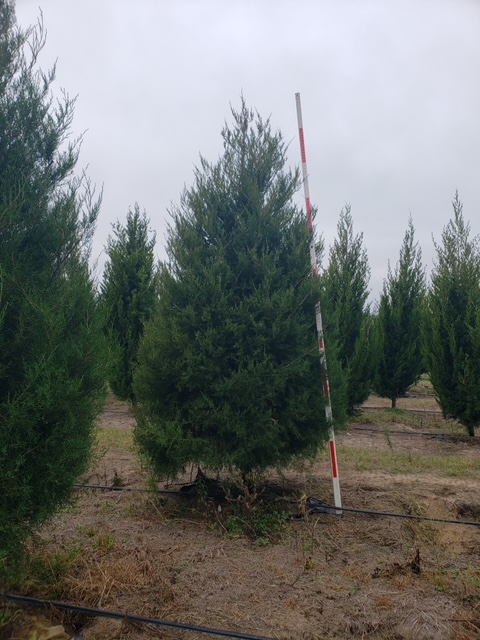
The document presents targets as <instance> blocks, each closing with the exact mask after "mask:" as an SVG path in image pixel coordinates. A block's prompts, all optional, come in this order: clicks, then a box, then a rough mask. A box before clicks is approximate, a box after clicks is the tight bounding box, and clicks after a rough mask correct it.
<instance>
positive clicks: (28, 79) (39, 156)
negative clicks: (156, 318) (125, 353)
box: [0, 2, 104, 569]
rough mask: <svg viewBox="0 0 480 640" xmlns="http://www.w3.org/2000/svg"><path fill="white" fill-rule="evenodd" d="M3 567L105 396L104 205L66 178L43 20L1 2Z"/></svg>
mask: <svg viewBox="0 0 480 640" xmlns="http://www.w3.org/2000/svg"><path fill="white" fill-rule="evenodd" d="M0 33H1V37H0V140H1V141H2V144H1V145H0V433H1V438H0V486H1V491H0V566H1V564H2V562H3V568H4V569H5V568H8V567H11V566H12V564H13V563H14V562H15V560H17V559H18V558H19V556H20V555H21V548H22V543H23V542H24V540H25V539H26V537H27V536H28V534H29V533H30V532H31V531H32V529H33V528H34V527H35V526H37V525H38V524H40V523H42V522H44V521H45V519H46V518H48V517H49V516H50V515H52V513H54V512H55V510H56V509H58V507H59V506H60V505H62V504H63V503H65V501H66V500H67V499H68V498H69V496H70V492H71V489H72V486H73V483H74V482H75V481H76V479H77V477H78V475H79V474H80V473H81V472H83V471H84V470H85V469H86V467H87V464H88V461H89V456H90V450H91V445H92V443H93V438H94V431H93V427H94V420H95V417H96V415H97V413H98V411H99V409H100V406H101V402H102V400H103V391H104V370H103V364H102V360H103V355H104V349H103V345H104V342H103V339H102V334H101V325H100V321H99V314H98V313H97V305H96V302H95V295H94V288H93V284H92V281H91V278H90V275H89V270H88V263H87V260H88V254H89V243H90V240H91V237H92V234H93V231H94V228H95V223H96V220H97V215H98V211H99V205H100V202H99V200H98V199H95V198H94V195H93V193H92V189H91V188H90V185H89V183H88V180H87V179H86V178H85V176H84V175H83V174H81V175H80V177H76V176H75V175H74V173H73V171H74V168H75V165H76V163H77V159H78V154H79V144H80V141H79V140H77V141H70V140H69V134H70V126H71V123H72V118H73V108H74V101H72V100H71V99H70V98H69V97H68V96H66V95H65V96H64V98H63V100H62V101H60V102H58V103H57V102H55V101H54V100H53V98H52V96H51V92H50V87H51V84H52V82H53V80H54V77H55V72H54V70H52V71H50V72H48V73H44V72H42V71H41V70H37V66H36V65H37V57H38V55H39V53H40V51H41V49H42V46H43V44H44V30H43V25H42V23H41V22H39V24H38V25H37V26H36V27H33V28H30V29H28V30H27V31H23V30H22V29H20V28H18V27H17V25H16V20H15V12H14V6H13V3H11V2H2V3H0Z"/></svg>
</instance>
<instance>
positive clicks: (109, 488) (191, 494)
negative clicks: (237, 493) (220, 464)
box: [73, 484, 225, 498]
mask: <svg viewBox="0 0 480 640" xmlns="http://www.w3.org/2000/svg"><path fill="white" fill-rule="evenodd" d="M73 486H74V488H75V489H97V490H99V491H130V492H135V493H165V494H167V495H174V496H175V495H177V496H183V497H184V498H195V497H198V495H199V494H198V493H195V492H194V491H172V490H170V489H135V487H123V486H121V485H120V486H118V487H115V486H112V485H108V484H74V485H73ZM207 496H208V497H209V498H224V497H225V494H224V493H207Z"/></svg>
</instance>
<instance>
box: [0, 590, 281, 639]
mask: <svg viewBox="0 0 480 640" xmlns="http://www.w3.org/2000/svg"><path fill="white" fill-rule="evenodd" d="M4 598H5V600H12V601H13V602H21V603H23V604H30V605H42V606H50V607H54V608H55V609H63V610H65V611H75V612H77V613H84V614H87V615H91V616H95V617H99V618H115V619H116V620H126V621H128V622H141V623H142V624H153V625H155V626H157V627H172V628H173V629H183V630H185V631H196V632H197V633H206V634H209V635H212V636H222V637H223V638H241V639H242V640H274V638H271V637H267V636H253V635H251V634H249V633H241V632H238V631H224V630H222V629H213V628H210V627H199V626H197V625H192V624H187V623H183V622H173V621H172V620H163V619H159V618H147V617H145V616H137V615H134V614H129V613H121V612H119V611H107V610H106V609H96V608H93V607H81V606H79V605H76V604H68V603H66V602H59V601H57V600H41V599H40V598H32V597H30V596H20V595H16V594H12V593H6V594H5V595H4Z"/></svg>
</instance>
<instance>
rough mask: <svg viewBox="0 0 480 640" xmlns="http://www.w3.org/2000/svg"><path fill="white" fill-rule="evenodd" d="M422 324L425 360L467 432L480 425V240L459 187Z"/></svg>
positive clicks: (444, 404) (447, 410) (449, 410)
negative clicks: (472, 231) (472, 233)
mask: <svg viewBox="0 0 480 640" xmlns="http://www.w3.org/2000/svg"><path fill="white" fill-rule="evenodd" d="M435 249H436V252H437V259H436V264H435V266H434V269H433V271H432V274H431V283H430V289H429V292H428V296H427V308H426V314H425V323H424V339H425V360H426V363H427V368H428V371H429V373H430V380H431V382H432V385H433V388H434V389H435V393H436V394H437V399H438V402H439V404H440V407H441V409H442V411H443V414H444V416H445V417H450V418H454V419H456V420H458V421H459V422H461V423H462V424H463V425H464V426H465V427H466V429H467V431H468V433H469V435H471V436H473V435H475V427H478V425H479V424H480V245H479V238H478V236H477V237H474V238H471V237H470V225H469V224H468V222H465V219H464V217H463V205H462V203H461V201H460V198H459V195H458V192H456V193H455V198H454V200H453V218H452V219H451V220H450V222H449V223H448V225H447V226H446V227H445V228H444V230H443V233H442V242H441V243H435Z"/></svg>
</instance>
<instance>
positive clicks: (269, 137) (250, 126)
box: [135, 101, 334, 476]
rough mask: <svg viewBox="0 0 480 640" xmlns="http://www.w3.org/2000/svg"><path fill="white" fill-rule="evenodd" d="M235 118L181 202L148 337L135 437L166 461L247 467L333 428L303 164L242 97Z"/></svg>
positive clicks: (280, 458) (161, 466)
mask: <svg viewBox="0 0 480 640" xmlns="http://www.w3.org/2000/svg"><path fill="white" fill-rule="evenodd" d="M233 118H234V123H233V127H231V128H230V127H228V126H225V127H224V129H223V131H222V136H223V142H224V152H223V155H222V156H221V158H220V159H219V160H218V162H217V163H215V164H210V163H209V162H207V160H205V159H204V158H202V159H201V164H200V167H199V168H198V169H197V170H196V172H195V183H194V186H193V187H192V188H190V189H189V190H187V191H185V193H184V194H183V197H182V199H181V203H180V206H179V207H176V208H175V209H174V211H173V224H172V227H171V228H170V231H169V234H168V240H167V250H168V262H166V263H165V264H164V265H163V268H162V269H161V273H160V276H159V306H158V309H157V310H156V313H155V315H154V317H153V318H152V320H151V322H150V323H149V324H148V325H147V327H146V331H145V334H144V338H143V340H142V343H141V345H140V350H139V367H138V369H137V372H136V377H135V393H136V395H137V399H138V401H139V405H138V426H137V429H136V440H137V443H138V444H139V446H140V448H141V450H142V451H143V452H144V453H145V454H146V455H147V457H148V458H149V460H150V462H151V463H153V466H154V467H155V469H156V470H157V472H158V473H159V474H173V475H174V474H176V473H177V472H178V471H180V470H181V469H182V468H184V467H185V465H187V464H189V463H195V464H201V465H205V466H206V467H209V468H214V469H218V468H221V467H226V468H230V469H236V470H239V471H240V472H241V473H242V474H243V475H244V476H248V475H249V474H251V473H252V472H255V471H257V470H261V469H265V468H267V467H269V466H272V465H284V464H287V463H288V462H289V461H290V460H291V459H292V457H293V456H296V455H303V456H305V455H309V454H314V453H315V451H316V450H317V448H318V447H319V446H320V445H321V444H322V443H323V442H324V440H325V439H326V438H327V437H328V426H327V424H326V420H325V413H324V400H323V395H322V386H321V371H320V364H319V357H318V347H317V341H316V331H315V314H314V306H315V301H316V300H317V296H318V284H317V282H316V281H314V280H313V279H312V277H311V273H310V272H311V268H310V261H309V251H308V241H309V236H308V230H307V225H306V221H305V218H304V216H303V214H302V213H301V211H299V210H298V209H297V207H296V206H295V205H294V204H293V201H292V197H293V195H294V193H295V191H296V190H297V189H298V187H299V175H298V171H294V172H291V171H287V170H285V162H286V159H285V144H284V142H283V139H282V136H281V134H280V133H278V132H277V133H274V132H272V130H271V127H270V124H269V121H264V120H262V119H261V117H260V116H259V115H258V114H257V115H256V114H255V113H254V112H252V111H251V110H249V109H248V108H247V107H246V105H245V103H244V102H243V101H242V107H241V110H240V111H239V112H236V111H233ZM332 369H334V366H333V365H332ZM333 386H334V385H333Z"/></svg>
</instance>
